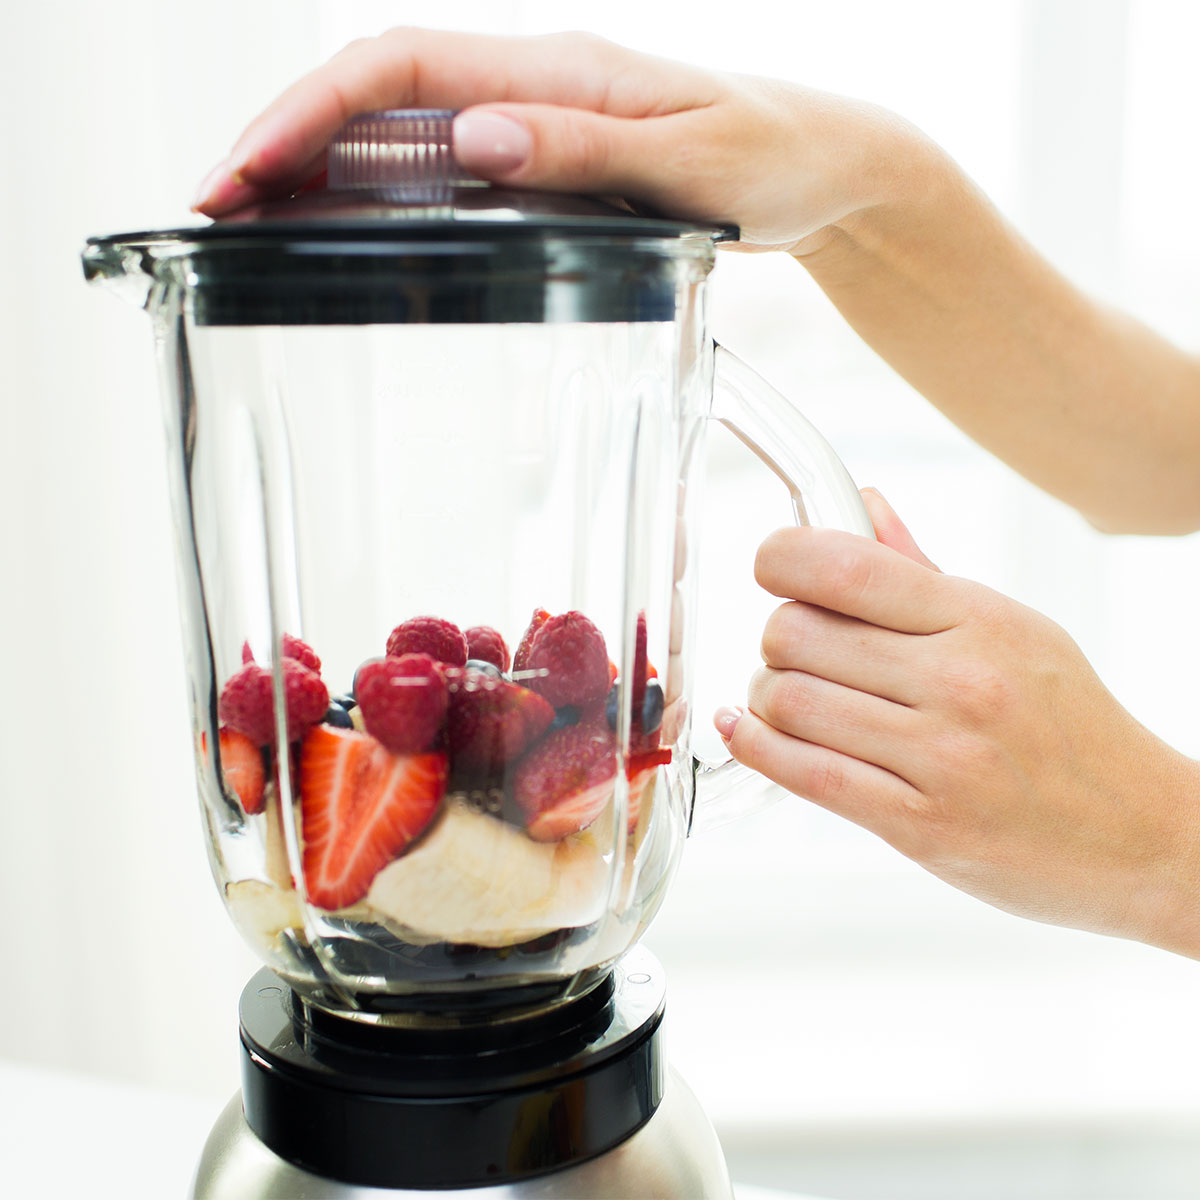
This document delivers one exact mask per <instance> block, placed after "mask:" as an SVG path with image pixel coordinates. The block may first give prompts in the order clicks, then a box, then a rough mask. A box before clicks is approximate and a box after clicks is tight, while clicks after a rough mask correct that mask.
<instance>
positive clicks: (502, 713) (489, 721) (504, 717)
mask: <svg viewBox="0 0 1200 1200" xmlns="http://www.w3.org/2000/svg"><path fill="white" fill-rule="evenodd" d="M446 681H447V683H448V685H449V689H450V709H449V712H448V713H447V716H446V740H447V744H448V745H449V747H450V760H451V762H452V763H453V765H454V770H455V771H456V772H458V773H461V774H464V775H467V776H468V777H478V776H488V775H495V774H497V773H498V772H500V771H501V770H502V768H503V767H504V764H505V763H508V762H512V761H513V760H514V759H515V758H518V757H519V756H520V755H521V754H523V753H524V752H525V750H526V749H527V748H528V747H529V746H531V745H532V744H533V743H534V742H536V741H537V739H538V738H540V737H541V736H542V734H543V733H545V732H546V730H547V729H548V728H549V727H550V724H551V722H552V721H553V720H554V709H553V708H552V707H551V706H550V704H549V702H548V701H546V700H544V699H543V698H542V697H541V696H539V695H538V694H537V693H536V692H531V691H530V690H529V689H528V688H523V687H518V686H517V685H516V684H515V683H509V681H508V680H507V679H499V678H497V677H496V676H495V675H492V674H490V673H489V672H488V671H482V670H476V669H475V668H473V667H447V668H446Z"/></svg>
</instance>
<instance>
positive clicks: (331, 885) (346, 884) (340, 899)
mask: <svg viewBox="0 0 1200 1200" xmlns="http://www.w3.org/2000/svg"><path fill="white" fill-rule="evenodd" d="M445 790H446V756H445V755H444V754H441V753H428V754H392V753H391V752H390V751H388V750H386V749H384V747H383V746H381V745H380V744H379V742H377V741H376V740H375V739H374V738H373V737H371V736H370V735H369V734H366V733H359V732H358V731H357V730H353V729H336V728H334V727H333V726H331V725H318V726H316V727H314V728H313V729H310V730H309V731H308V733H307V734H306V735H305V738H304V743H303V746H302V747H301V751H300V812H301V825H302V829H303V833H304V881H305V886H306V887H307V889H308V896H309V899H310V900H311V901H312V902H313V903H314V904H316V905H318V906H319V907H321V908H326V909H335V908H343V907H345V906H346V905H347V904H354V903H355V902H356V901H358V900H361V899H362V898H363V897H364V896H365V895H366V894H367V890H368V889H369V888H370V886H371V881H372V880H373V879H374V878H375V876H376V875H377V874H378V873H379V871H380V870H381V869H382V868H383V867H385V866H387V864H388V863H389V862H391V861H392V860H393V859H394V858H397V857H399V855H400V854H401V853H403V851H404V850H405V848H406V847H407V846H408V845H409V844H410V843H411V842H412V841H413V839H414V838H416V837H418V836H419V835H420V834H421V833H422V832H423V831H424V829H425V827H426V826H427V825H428V824H429V822H430V821H431V820H432V819H433V815H434V813H435V812H436V811H437V807H438V804H439V803H440V801H441V799H442V795H443V794H444V792H445Z"/></svg>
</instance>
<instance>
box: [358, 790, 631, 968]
mask: <svg viewBox="0 0 1200 1200" xmlns="http://www.w3.org/2000/svg"><path fill="white" fill-rule="evenodd" d="M608 883H609V879H608V866H607V864H606V863H605V861H604V859H603V857H602V856H601V854H600V853H599V851H598V850H597V849H596V847H595V846H594V845H591V844H587V843H585V842H584V841H582V840H581V839H578V838H571V837H568V838H565V839H564V840H562V841H559V842H554V843H548V844H547V843H540V842H534V841H531V840H530V839H529V838H527V837H526V836H525V835H524V834H523V833H522V832H521V831H520V830H519V829H516V828H514V827H513V826H512V825H509V824H507V823H506V822H504V821H501V820H499V819H498V818H496V817H492V816H488V815H487V814H486V813H479V812H473V811H471V809H470V807H469V806H468V805H466V804H465V803H463V802H462V801H461V800H457V799H455V798H453V797H448V798H447V800H446V803H445V804H444V805H443V807H442V811H441V812H440V813H439V814H438V816H437V818H436V819H435V821H434V823H433V824H432V825H431V826H430V828H429V831H428V833H427V834H426V835H425V836H424V837H423V838H422V839H421V840H420V842H419V843H418V844H417V845H415V846H414V847H413V848H412V850H410V851H409V853H407V854H405V855H404V856H403V857H402V858H398V859H396V861H395V862H392V863H389V864H388V866H386V867H384V868H383V870H382V871H380V872H379V874H378V875H376V876H375V881H374V882H373V883H372V884H371V889H370V891H369V892H368V893H367V904H368V905H369V906H370V907H371V908H372V909H375V910H376V911H377V912H379V913H380V914H381V915H382V916H384V917H385V918H387V919H388V920H390V921H392V922H395V923H397V924H399V925H400V926H402V927H403V928H404V929H405V930H412V931H413V932H415V933H416V934H418V935H420V937H421V938H433V939H436V940H438V941H446V942H452V943H460V944H461V943H468V944H471V945H476V946H512V945H515V944H517V943H520V942H524V941H528V940H529V939H531V938H535V937H540V936H541V935H542V934H545V933H548V932H551V931H554V930H559V929H573V928H577V927H578V926H581V925H588V924H590V923H591V922H593V921H595V920H597V919H598V918H599V917H600V916H601V915H602V914H603V911H604V904H605V901H606V899H607V894H608Z"/></svg>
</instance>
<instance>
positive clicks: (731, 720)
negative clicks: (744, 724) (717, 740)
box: [713, 708, 743, 741]
mask: <svg viewBox="0 0 1200 1200" xmlns="http://www.w3.org/2000/svg"><path fill="white" fill-rule="evenodd" d="M742 714H743V710H742V709H740V708H718V709H717V711H716V712H715V713H713V724H714V725H715V726H716V727H717V732H718V733H719V734H720V735H721V737H722V738H723V739H724V740H725V741H729V739H730V738H731V737H733V731H734V730H735V729H736V728H737V723H738V722H739V721H740V720H741V719H742Z"/></svg>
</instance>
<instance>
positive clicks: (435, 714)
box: [354, 654, 457, 754]
mask: <svg viewBox="0 0 1200 1200" xmlns="http://www.w3.org/2000/svg"><path fill="white" fill-rule="evenodd" d="M456 669H457V668H456ZM354 686H355V695H356V697H357V700H358V707H359V708H360V709H361V710H362V717H363V724H364V728H365V729H366V731H367V733H369V734H370V735H371V736H372V737H374V738H376V739H378V740H379V741H380V742H382V743H383V745H384V746H386V747H387V749H389V750H390V751H391V752H392V753H393V754H416V753H417V752H419V751H421V750H428V749H429V748H430V747H431V746H432V745H433V743H434V741H435V740H436V739H437V736H438V734H439V732H441V728H442V722H443V721H444V720H445V719H446V706H447V704H448V702H449V691H448V688H447V686H446V677H445V675H444V674H443V671H442V668H441V667H440V666H439V665H438V664H437V663H436V662H434V660H433V659H432V658H431V657H430V656H429V655H428V654H402V655H400V656H398V657H392V656H391V655H389V656H388V657H387V658H377V659H375V660H373V661H372V662H367V663H364V664H363V665H362V666H361V667H359V669H358V673H357V675H356V676H355V683H354Z"/></svg>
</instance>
